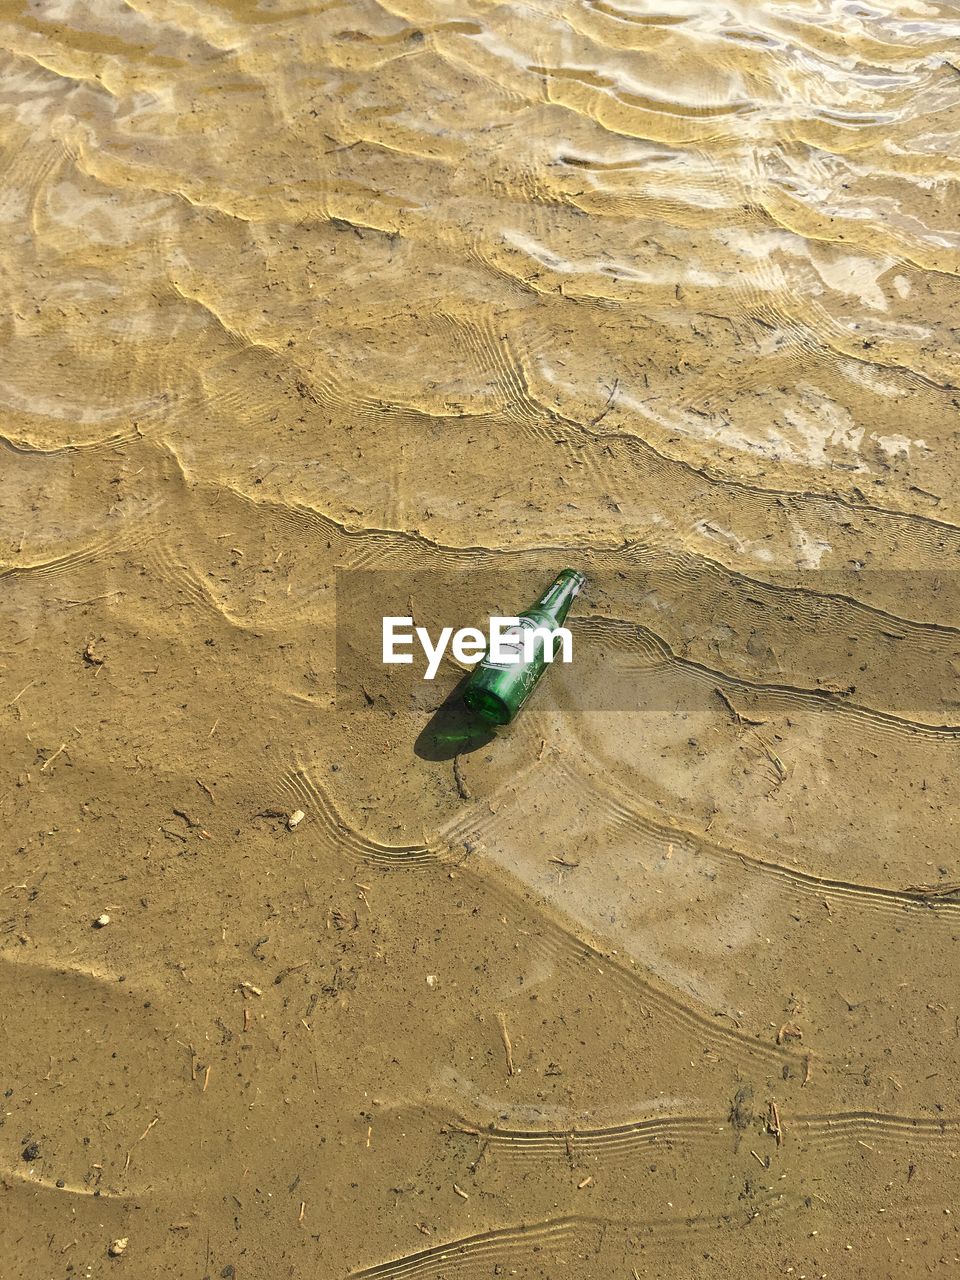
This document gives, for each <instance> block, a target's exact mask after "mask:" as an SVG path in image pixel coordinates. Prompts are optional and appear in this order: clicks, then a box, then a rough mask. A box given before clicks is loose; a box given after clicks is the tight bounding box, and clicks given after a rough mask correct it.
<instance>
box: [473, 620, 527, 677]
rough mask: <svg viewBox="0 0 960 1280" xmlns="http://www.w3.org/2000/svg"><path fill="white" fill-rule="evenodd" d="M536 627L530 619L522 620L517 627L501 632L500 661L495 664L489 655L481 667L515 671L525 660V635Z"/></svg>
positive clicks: (498, 645) (499, 644)
mask: <svg viewBox="0 0 960 1280" xmlns="http://www.w3.org/2000/svg"><path fill="white" fill-rule="evenodd" d="M536 625H537V624H536V623H535V622H533V621H532V620H531V619H530V618H521V619H520V622H519V624H518V625H517V626H515V627H510V628H508V629H507V630H506V631H503V632H501V633H500V638H499V641H497V648H498V661H496V662H494V661H493V659H492V658H491V657H490V656H489V654H488V655H487V657H485V658H484V659H483V661H482V662H481V663H480V665H481V666H482V667H487V668H489V669H490V670H492V671H515V670H516V669H517V668H518V667H519V666H520V665H521V664H522V663H523V662H524V660H525V658H524V636H525V633H526V632H527V631H534V630H535V629H536Z"/></svg>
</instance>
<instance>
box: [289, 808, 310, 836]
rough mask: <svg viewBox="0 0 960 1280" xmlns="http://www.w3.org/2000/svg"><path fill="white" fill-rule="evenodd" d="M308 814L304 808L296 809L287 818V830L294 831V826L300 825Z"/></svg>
mask: <svg viewBox="0 0 960 1280" xmlns="http://www.w3.org/2000/svg"><path fill="white" fill-rule="evenodd" d="M306 816H307V815H306V814H305V813H304V812H303V810H302V809H294V811H293V813H291V815H290V817H289V818H288V819H287V830H288V831H292V830H293V829H294V827H299V825H300V823H301V822H302V821H303V820H304V818H305V817H306Z"/></svg>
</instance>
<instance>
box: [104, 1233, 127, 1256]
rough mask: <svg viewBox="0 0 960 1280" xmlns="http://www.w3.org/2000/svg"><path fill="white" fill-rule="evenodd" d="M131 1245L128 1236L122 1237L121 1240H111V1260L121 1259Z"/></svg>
mask: <svg viewBox="0 0 960 1280" xmlns="http://www.w3.org/2000/svg"><path fill="white" fill-rule="evenodd" d="M129 1243H130V1241H129V1239H128V1237H127V1236H122V1237H121V1239H119V1240H111V1241H110V1243H109V1245H108V1246H107V1253H109V1255H110V1257H111V1258H119V1257H120V1255H121V1253H123V1251H124V1249H126V1247H127V1245H128V1244H129Z"/></svg>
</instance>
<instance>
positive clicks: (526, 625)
mask: <svg viewBox="0 0 960 1280" xmlns="http://www.w3.org/2000/svg"><path fill="white" fill-rule="evenodd" d="M585 582H586V578H585V577H584V575H583V574H582V573H580V572H579V570H577V569H563V570H561V572H560V573H558V574H557V576H556V578H555V579H554V580H553V582H552V583H551V584H550V586H549V587H548V588H547V589H546V591H545V592H544V593H543V594H542V595H541V596H540V598H539V599H538V600H537V601H536V603H535V604H533V605H531V607H530V608H529V609H525V610H524V611H523V613H521V614H519V615H518V618H517V624H516V625H515V626H513V627H511V628H510V629H509V630H508V631H507V632H506V633H505V634H504V635H503V637H502V638H501V641H500V648H501V650H502V651H503V652H504V655H505V656H506V657H508V658H511V659H513V660H512V661H504V662H494V661H493V659H492V657H491V654H490V652H489V651H488V652H487V653H486V654H485V655H484V657H483V658H482V659H481V660H480V662H479V663H478V664H477V665H476V667H474V669H473V672H472V673H471V675H470V678H469V679H468V680H467V683H466V685H465V686H464V690H463V700H464V702H465V703H466V704H467V706H468V707H469V708H470V710H471V711H472V712H473V713H474V714H475V715H477V716H479V717H480V719H482V720H486V721H487V723H488V724H509V723H510V721H511V720H514V719H515V718H516V716H517V715H518V713H519V712H520V709H521V708H522V707H523V705H524V703H525V702H526V701H527V699H528V698H529V697H530V694H531V693H532V692H533V690H534V689H535V688H536V685H537V683H538V681H539V680H540V677H541V676H542V675H543V673H544V671H545V670H546V666H547V656H546V648H547V643H548V633H550V632H552V631H553V630H554V629H556V628H557V627H560V626H562V625H563V621H564V619H565V618H566V616H567V613H568V612H569V609H570V605H571V604H572V603H573V601H574V599H575V598H576V596H577V594H578V593H579V591H580V589H581V588H582V586H583V584H584V583H585ZM528 637H529V638H528ZM525 643H526V645H527V648H528V650H529V656H525Z"/></svg>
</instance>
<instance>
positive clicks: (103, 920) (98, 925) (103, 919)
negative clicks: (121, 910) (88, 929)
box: [93, 911, 110, 929]
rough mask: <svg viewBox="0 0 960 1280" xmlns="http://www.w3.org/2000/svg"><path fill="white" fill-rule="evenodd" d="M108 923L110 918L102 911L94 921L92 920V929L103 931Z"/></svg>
mask: <svg viewBox="0 0 960 1280" xmlns="http://www.w3.org/2000/svg"><path fill="white" fill-rule="evenodd" d="M109 923H110V917H109V916H108V915H107V913H106V912H105V911H104V912H103V914H102V915H99V916H97V918H96V920H94V922H93V927H94V928H95V929H105V928H106V927H107V925H108V924H109Z"/></svg>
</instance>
